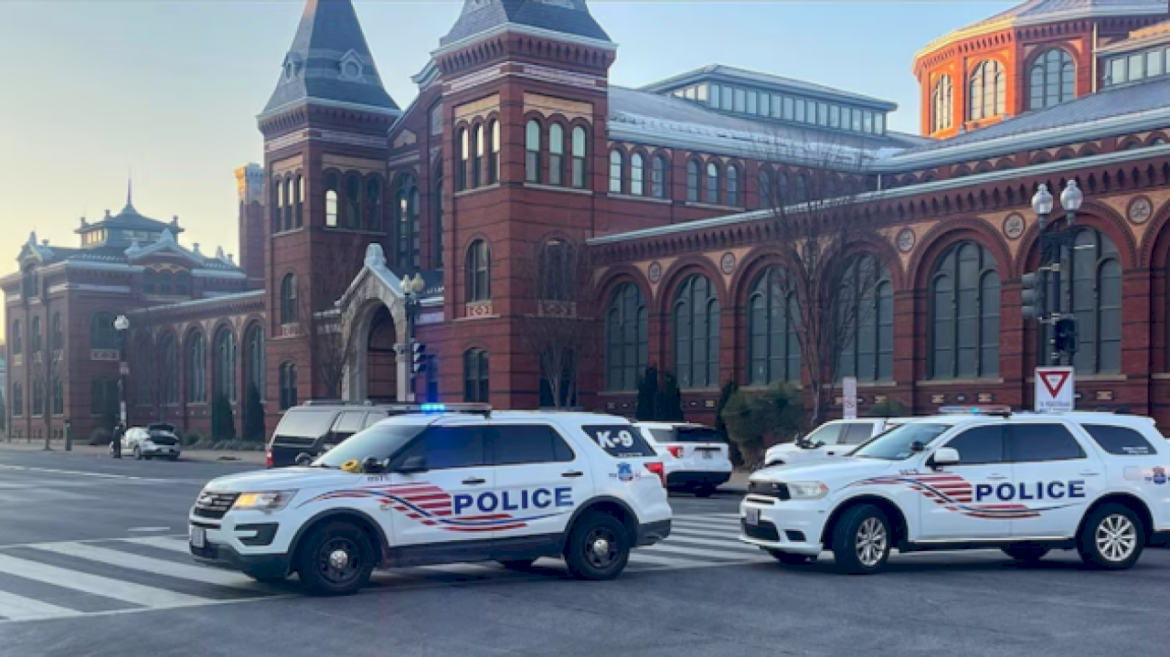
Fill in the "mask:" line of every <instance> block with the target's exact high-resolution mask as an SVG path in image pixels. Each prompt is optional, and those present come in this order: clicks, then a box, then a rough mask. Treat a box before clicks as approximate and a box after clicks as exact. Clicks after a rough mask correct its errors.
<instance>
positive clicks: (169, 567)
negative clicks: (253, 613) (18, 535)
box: [37, 543, 258, 589]
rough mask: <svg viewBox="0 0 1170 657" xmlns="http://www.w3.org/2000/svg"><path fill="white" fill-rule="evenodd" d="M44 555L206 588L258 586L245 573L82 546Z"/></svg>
mask: <svg viewBox="0 0 1170 657" xmlns="http://www.w3.org/2000/svg"><path fill="white" fill-rule="evenodd" d="M37 549H39V550H43V551H45V552H55V553H57V554H64V555H66V556H70V557H78V558H80V559H86V560H89V561H96V562H98V563H105V564H110V565H111V566H120V567H122V568H129V569H132V570H141V571H143V572H147V573H151V574H153V575H165V576H167V577H174V578H177V579H185V580H190V581H193V582H202V583H204V584H215V585H217V586H228V587H233V588H249V589H250V588H256V587H257V586H258V585H257V584H256V582H254V581H253V580H251V579H248V578H247V577H246V576H245V575H243V574H242V573H233V572H230V571H227V570H216V569H215V568H210V567H206V566H196V565H186V564H181V563H175V562H173V561H163V560H162V559H152V558H150V557H143V556H139V555H137V554H131V553H129V552H119V551H118V550H111V549H108V548H103V547H98V546H96V545H81V544H77V543H57V544H55V545H46V546H43V547H40V548H37Z"/></svg>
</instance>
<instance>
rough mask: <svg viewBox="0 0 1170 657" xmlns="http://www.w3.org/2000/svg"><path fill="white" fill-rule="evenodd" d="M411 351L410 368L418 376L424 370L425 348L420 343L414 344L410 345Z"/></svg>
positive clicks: (424, 345)
mask: <svg viewBox="0 0 1170 657" xmlns="http://www.w3.org/2000/svg"><path fill="white" fill-rule="evenodd" d="M411 349H412V350H413V353H412V355H411V358H412V362H411V367H412V368H414V369H413V371H414V373H415V374H418V373H419V372H421V371H423V369H424V368H426V362H427V346H426V344H424V343H422V342H415V343H412V344H411Z"/></svg>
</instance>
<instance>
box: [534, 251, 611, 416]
mask: <svg viewBox="0 0 1170 657" xmlns="http://www.w3.org/2000/svg"><path fill="white" fill-rule="evenodd" d="M534 255H535V257H533V258H531V259H528V260H524V261H521V262H520V263H519V264H518V267H519V268H520V273H521V275H522V280H526V281H530V282H531V285H532V288H533V290H534V292H535V294H534V299H535V306H534V308H533V309H532V310H533V312H532V313H530V314H526V315H523V316H522V317H521V331H522V333H523V338H524V341H525V343H526V345H527V346H528V348H529V350H530V351H531V352H532V353H533V354H535V355H536V357H537V359H538V360H539V362H540V374H541V376H542V377H543V379H544V380H545V382H546V383H547V384H548V388H549V392H550V393H551V397H552V404H553V408H556V409H561V408H566V407H572V406H575V405H576V402H575V400H576V397H577V394H578V389H577V386H578V380H579V378H580V372H581V364H582V363H586V362H589V361H590V360H592V359H593V358H594V356H595V355H596V354H595V351H596V350H597V343H598V341H597V335H596V324H597V318H596V317H595V310H596V308H595V304H594V303H593V300H592V299H593V296H592V295H591V293H590V284H591V282H592V272H593V268H592V267H591V266H590V257H589V252H588V251H587V250H585V248H584V247H582V246H578V245H576V244H573V243H571V242H569V241H566V240H562V239H550V240H547V241H545V242H543V243H541V244H540V245H539V246H538V247H537V249H536V253H535V254H534Z"/></svg>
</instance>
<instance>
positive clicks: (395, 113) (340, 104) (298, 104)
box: [256, 96, 402, 121]
mask: <svg viewBox="0 0 1170 657" xmlns="http://www.w3.org/2000/svg"><path fill="white" fill-rule="evenodd" d="M310 105H316V106H318V107H336V108H338V109H348V110H354V111H358V112H368V113H370V114H382V115H385V116H391V117H394V118H395V119H397V118H398V117H399V116H402V110H401V109H390V108H388V107H378V106H376V105H364V104H361V103H347V102H344V101H340V100H328V99H326V98H315V97H313V96H309V97H307V98H302V99H298V100H295V101H293V102H291V103H285V104H284V105H280V106H278V107H274V108H272V109H270V110H267V111H265V112H261V113H260V114H257V115H256V120H257V121H267V120H268V119H271V118H273V117H275V116H279V115H281V114H284V113H286V112H288V111H291V110H295V109H301V108H307V107H309V106H310Z"/></svg>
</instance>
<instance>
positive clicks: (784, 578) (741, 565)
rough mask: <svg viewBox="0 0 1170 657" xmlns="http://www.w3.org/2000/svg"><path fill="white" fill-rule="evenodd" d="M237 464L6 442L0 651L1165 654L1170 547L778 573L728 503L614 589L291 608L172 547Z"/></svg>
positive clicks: (430, 578) (390, 581)
mask: <svg viewBox="0 0 1170 657" xmlns="http://www.w3.org/2000/svg"><path fill="white" fill-rule="evenodd" d="M244 469H248V466H240V465H230V464H216V463H190V462H186V463H185V462H179V463H169V462H165V461H160V462H153V461H152V462H135V461H121V462H117V461H111V460H109V459H106V458H99V457H95V456H87V455H76V454H60V453H58V454H36V453H31V454H24V453H0V617H7V618H13V617H14V616H15V617H17V620H9V621H0V657H40V656H60V657H89V656H94V657H97V656H105V655H109V656H111V657H114V656H116V657H137V656H143V657H147V656H149V657H163V656H168V655H176V656H180V655H181V656H184V657H187V656H190V655H201V656H208V657H211V656H221V655H222V656H228V655H231V656H235V655H244V654H246V655H248V656H249V657H268V656H272V657H277V656H279V657H295V656H299V655H314V656H316V655H320V654H330V653H344V654H346V655H348V656H360V655H377V656H378V657H385V656H386V655H394V656H395V657H407V656H419V657H423V656H425V657H446V656H452V657H454V656H459V657H465V656H478V655H533V656H547V655H558V656H564V657H569V656H576V655H581V656H588V657H595V656H596V655H639V656H645V657H657V656H666V655H671V656H677V655H712V656H720V657H724V656H727V655H746V654H760V655H854V654H858V653H868V654H877V655H886V654H889V655H917V654H921V655H927V654H929V655H931V657H934V656H935V655H937V654H939V653H946V654H948V656H949V655H996V656H997V657H998V656H1002V655H1098V654H1102V653H1105V654H1112V655H1118V654H1134V655H1137V654H1160V653H1162V652H1164V651H1165V647H1166V645H1168V644H1170V626H1168V625H1167V623H1166V619H1167V618H1168V616H1167V613H1168V612H1167V606H1168V605H1167V602H1166V600H1167V594H1168V592H1170V551H1166V550H1151V551H1148V552H1147V553H1146V554H1145V556H1144V557H1143V558H1142V561H1141V562H1140V563H1139V564H1138V566H1137V567H1136V568H1134V569H1133V570H1130V571H1127V572H1122V573H1099V572H1091V571H1086V570H1084V569H1082V568H1081V567H1080V562H1079V560H1078V559H1077V558H1076V557H1075V555H1072V554H1063V553H1062V554H1058V555H1057V556H1055V557H1052V558H1050V559H1047V560H1045V561H1044V562H1042V563H1041V564H1040V565H1039V566H1035V567H1022V566H1017V565H1013V564H1012V563H1010V562H1009V561H1008V560H1007V559H1005V558H1003V557H1002V556H1001V555H999V553H995V552H980V553H965V554H957V555H956V554H948V555H941V554H929V555H907V556H904V557H901V556H896V557H895V558H894V562H893V565H892V568H891V569H890V571H889V572H887V573H884V574H882V575H879V576H875V577H847V576H842V575H837V574H835V573H833V572H832V571H831V558H828V557H826V558H825V559H824V560H823V561H822V562H821V563H818V564H814V565H811V566H804V567H799V568H785V567H783V566H780V565H779V564H777V563H775V562H773V561H772V560H771V559H770V558H768V557H767V556H765V555H762V554H761V553H759V552H757V551H753V550H750V549H747V548H746V547H744V546H741V545H740V544H738V543H737V542H736V541H735V540H734V535H735V534H734V526H735V522H736V521H735V518H734V517H733V514H734V513H735V511H736V506H737V501H738V497H737V496H735V495H720V496H717V497H715V498H713V499H709V500H700V499H696V498H693V497H688V496H678V497H674V498H672V502H673V503H674V506H675V512H676V518H677V521H676V535H675V536H674V537H672V538H671V539H670V540H669V541H667V542H666V543H665V544H664V545H663V546H661V549H655V550H653V551H639V552H640V553H641V554H642V556H638V557H636V558H635V559H632V560H631V566H630V569H629V570H627V572H626V573H624V574H623V576H622V577H620V578H619V579H617V580H615V581H613V582H600V583H586V582H577V581H574V580H571V579H569V578H568V577H567V576H566V575H565V574H564V571H563V568H561V567H560V565H559V564H558V563H557V562H555V561H549V562H548V563H547V565H544V566H541V567H539V568H538V569H537V571H536V572H534V573H512V572H508V571H504V570H503V569H500V568H497V567H495V566H491V565H475V566H454V567H438V568H431V569H410V570H409V571H406V572H402V571H399V572H395V573H391V574H378V575H376V576H375V585H374V586H372V587H371V588H370V589H369V590H367V591H365V592H363V593H362V594H360V595H358V596H354V597H351V598H343V599H311V598H305V597H303V596H301V595H300V594H299V593H298V592H297V588H296V584H295V580H294V581H291V582H289V583H288V585H286V586H282V587H277V588H274V587H263V586H261V585H254V584H252V583H250V582H248V581H247V580H246V579H245V578H243V577H242V576H239V577H236V576H235V574H234V573H229V572H226V571H218V570H214V569H201V568H199V567H198V566H194V565H192V564H191V563H190V561H189V560H188V559H187V557H186V555H185V554H183V545H184V544H183V542H182V534H183V532H184V531H185V518H186V512H187V509H188V507H189V506H190V504H191V502H192V500H193V499H194V496H195V495H196V493H197V492H198V490H199V488H200V487H201V485H202V483H203V482H205V481H206V480H207V479H208V478H211V477H214V476H217V475H219V474H223V473H229V472H238V471H241V470H244ZM541 563H542V564H543V563H544V562H541ZM189 569H193V570H189ZM203 573H210V574H208V575H206V576H204V574H203ZM63 584H67V586H63ZM86 589H88V591H86ZM111 596H112V597H111ZM21 618H23V619H21Z"/></svg>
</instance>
